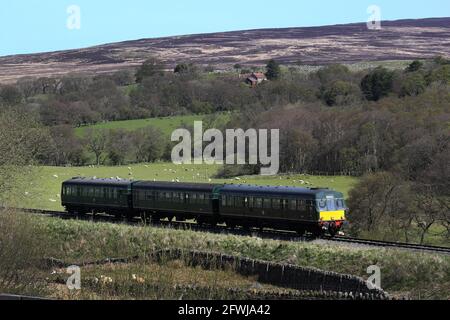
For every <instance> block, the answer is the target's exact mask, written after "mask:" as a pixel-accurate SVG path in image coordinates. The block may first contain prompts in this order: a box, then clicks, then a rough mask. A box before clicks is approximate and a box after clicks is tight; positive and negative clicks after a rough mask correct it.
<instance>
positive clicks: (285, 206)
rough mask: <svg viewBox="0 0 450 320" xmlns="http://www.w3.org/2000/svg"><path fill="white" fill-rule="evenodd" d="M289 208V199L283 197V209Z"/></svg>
mask: <svg viewBox="0 0 450 320" xmlns="http://www.w3.org/2000/svg"><path fill="white" fill-rule="evenodd" d="M288 208H289V200H287V199H283V200H281V209H284V210H287V209H288Z"/></svg>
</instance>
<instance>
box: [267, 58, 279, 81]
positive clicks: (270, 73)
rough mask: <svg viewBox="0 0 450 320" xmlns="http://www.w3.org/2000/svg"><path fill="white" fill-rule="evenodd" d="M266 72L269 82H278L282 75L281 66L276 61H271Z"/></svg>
mask: <svg viewBox="0 0 450 320" xmlns="http://www.w3.org/2000/svg"><path fill="white" fill-rule="evenodd" d="M266 70H267V72H266V77H267V79H269V80H277V79H278V78H279V77H280V75H281V68H280V65H279V64H278V62H276V61H275V60H274V59H271V60H269V62H268V63H267V66H266Z"/></svg>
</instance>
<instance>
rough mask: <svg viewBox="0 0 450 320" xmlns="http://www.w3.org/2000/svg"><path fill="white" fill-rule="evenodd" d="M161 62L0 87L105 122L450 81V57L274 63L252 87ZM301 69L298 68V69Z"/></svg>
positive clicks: (26, 100) (30, 102)
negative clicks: (363, 63)
mask: <svg viewBox="0 0 450 320" xmlns="http://www.w3.org/2000/svg"><path fill="white" fill-rule="evenodd" d="M165 68H166V66H165V65H164V64H163V63H161V62H160V61H158V60H157V59H149V60H148V61H146V62H144V63H143V65H142V66H141V67H140V68H138V69H137V70H136V71H134V70H123V71H120V72H117V73H114V74H111V75H98V76H95V77H92V76H87V75H82V74H73V75H68V76H64V77H62V78H39V79H33V78H23V79H20V80H19V81H18V82H17V83H16V84H15V85H6V86H2V87H1V88H0V105H3V106H15V105H25V106H26V107H27V108H28V109H31V110H36V111H37V112H38V113H39V115H40V119H41V121H42V123H43V124H45V125H48V126H56V125H71V126H82V125H87V124H94V123H98V122H103V121H114V120H128V119H137V118H146V117H161V116H172V115H180V114H192V113H194V114H207V113H213V112H217V111H227V110H239V111H241V110H244V111H245V110H248V109H254V108H258V107H263V108H264V109H265V110H268V109H271V108H273V107H275V106H280V105H286V104H295V103H299V102H311V103H313V102H317V103H319V104H323V105H326V106H329V107H348V106H354V105H361V104H364V103H366V102H367V101H378V100H380V99H382V98H385V97H401V98H402V97H410V96H418V95H420V94H422V93H424V92H425V90H426V89H427V88H428V87H430V86H431V85H432V84H434V83H449V81H450V80H449V79H450V64H449V63H448V61H447V60H445V59H442V58H440V59H435V60H434V61H426V62H420V61H415V62H413V63H412V64H411V65H410V66H408V68H407V69H406V70H396V71H391V70H388V69H385V68H382V67H379V68H376V69H374V70H371V71H370V70H369V71H361V72H352V71H350V70H349V68H348V67H346V66H343V65H330V66H327V67H324V68H322V69H320V70H319V71H317V72H314V73H311V74H309V75H305V74H304V73H302V72H300V71H298V70H297V69H295V68H293V67H292V68H290V69H289V71H286V70H284V69H283V68H282V67H281V66H280V65H279V64H278V63H277V62H276V61H275V60H271V61H269V63H268V65H267V67H266V71H267V72H266V74H267V76H268V78H269V79H270V80H271V81H267V82H265V83H263V84H261V85H259V86H258V87H257V88H253V89H250V88H249V87H248V86H246V85H244V84H243V81H242V79H240V78H239V77H238V76H237V73H236V72H234V71H233V72H228V73H211V72H207V71H205V70H203V69H201V68H199V67H197V66H195V65H193V64H189V63H180V64H179V65H177V66H176V68H175V69H174V72H166V71H164V70H165ZM296 70H297V71H296Z"/></svg>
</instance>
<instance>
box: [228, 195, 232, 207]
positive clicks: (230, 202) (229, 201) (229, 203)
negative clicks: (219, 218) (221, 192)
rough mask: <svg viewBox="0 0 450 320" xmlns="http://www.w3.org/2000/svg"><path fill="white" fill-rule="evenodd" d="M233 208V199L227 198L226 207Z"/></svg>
mask: <svg viewBox="0 0 450 320" xmlns="http://www.w3.org/2000/svg"><path fill="white" fill-rule="evenodd" d="M232 206H233V197H230V196H228V197H227V207H232Z"/></svg>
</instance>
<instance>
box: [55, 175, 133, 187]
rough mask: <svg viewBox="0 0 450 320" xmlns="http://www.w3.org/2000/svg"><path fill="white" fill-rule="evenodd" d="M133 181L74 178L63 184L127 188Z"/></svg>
mask: <svg viewBox="0 0 450 320" xmlns="http://www.w3.org/2000/svg"><path fill="white" fill-rule="evenodd" d="M132 182H133V181H132V180H127V179H100V178H83V177H75V178H72V179H70V180H67V181H64V182H63V184H76V185H90V186H117V187H120V186H123V187H125V186H129V185H130V184H131V183H132Z"/></svg>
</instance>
